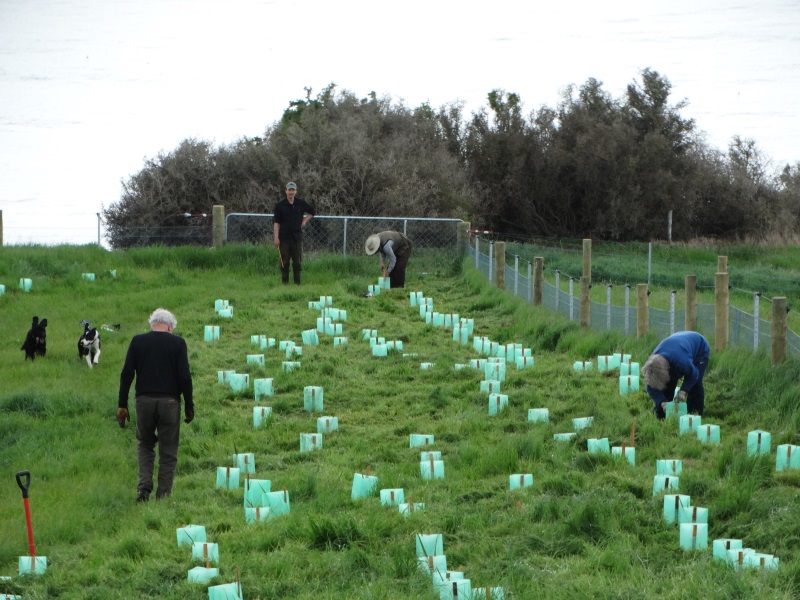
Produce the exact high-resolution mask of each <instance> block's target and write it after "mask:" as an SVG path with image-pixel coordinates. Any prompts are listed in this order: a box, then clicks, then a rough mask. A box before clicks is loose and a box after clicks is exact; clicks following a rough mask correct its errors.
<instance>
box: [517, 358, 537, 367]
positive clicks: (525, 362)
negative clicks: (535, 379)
mask: <svg viewBox="0 0 800 600" xmlns="http://www.w3.org/2000/svg"><path fill="white" fill-rule="evenodd" d="M514 364H515V365H516V366H517V368H518V369H527V368H529V367H532V366H533V364H534V360H533V357H532V356H517V357H516V358H515V359H514Z"/></svg>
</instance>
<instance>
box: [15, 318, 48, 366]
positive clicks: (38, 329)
mask: <svg viewBox="0 0 800 600" xmlns="http://www.w3.org/2000/svg"><path fill="white" fill-rule="evenodd" d="M46 328H47V319H42V320H41V321H40V320H39V317H33V321H32V322H31V328H30V329H29V330H28V334H27V335H26V336H25V342H24V343H23V344H22V347H21V348H20V350H24V351H25V360H27V359H29V358H30V359H31V360H33V359H35V358H36V357H37V356H44V355H45V354H47V331H46V330H45V329H46Z"/></svg>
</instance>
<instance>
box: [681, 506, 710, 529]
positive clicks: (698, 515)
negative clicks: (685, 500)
mask: <svg viewBox="0 0 800 600" xmlns="http://www.w3.org/2000/svg"><path fill="white" fill-rule="evenodd" d="M678 523H680V524H681V525H683V524H684V523H705V524H706V525H708V509H707V508H703V507H701V506H681V507H680V508H679V509H678Z"/></svg>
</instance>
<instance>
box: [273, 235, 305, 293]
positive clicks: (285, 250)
mask: <svg viewBox="0 0 800 600" xmlns="http://www.w3.org/2000/svg"><path fill="white" fill-rule="evenodd" d="M278 252H280V255H281V257H280V260H281V281H282V282H283V283H289V261H290V260H291V261H292V273H293V275H294V282H295V283H300V271H302V270H303V264H302V263H303V242H301V241H295V240H288V241H285V240H281V241H280V244H279V245H278Z"/></svg>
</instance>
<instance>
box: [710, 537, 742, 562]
mask: <svg viewBox="0 0 800 600" xmlns="http://www.w3.org/2000/svg"><path fill="white" fill-rule="evenodd" d="M741 548H742V540H737V539H733V538H719V539H716V540H714V541H713V542H711V552H712V555H713V556H714V558H716V559H717V560H722V561H727V560H728V550H741Z"/></svg>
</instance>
